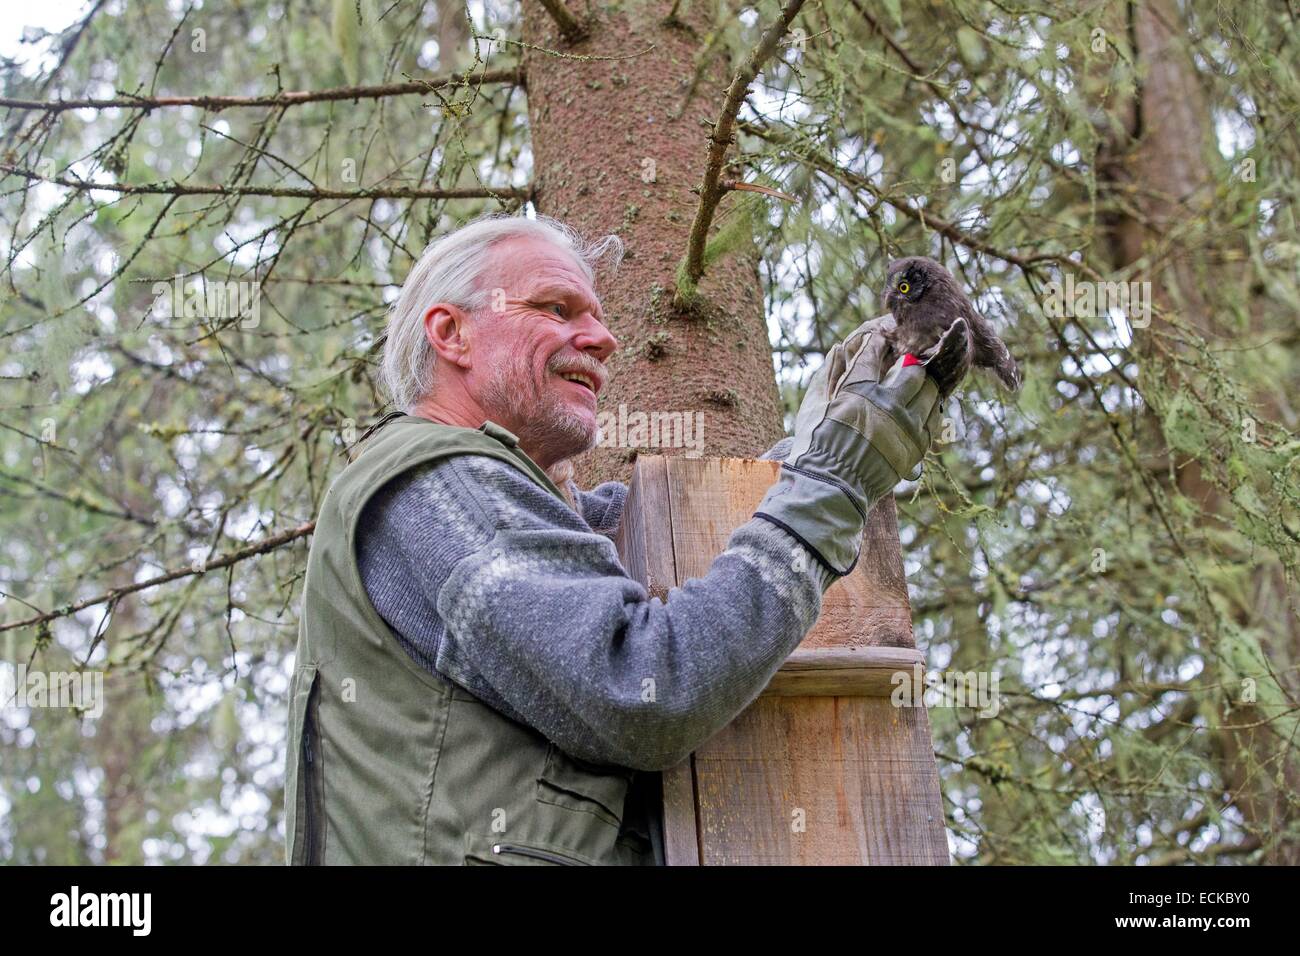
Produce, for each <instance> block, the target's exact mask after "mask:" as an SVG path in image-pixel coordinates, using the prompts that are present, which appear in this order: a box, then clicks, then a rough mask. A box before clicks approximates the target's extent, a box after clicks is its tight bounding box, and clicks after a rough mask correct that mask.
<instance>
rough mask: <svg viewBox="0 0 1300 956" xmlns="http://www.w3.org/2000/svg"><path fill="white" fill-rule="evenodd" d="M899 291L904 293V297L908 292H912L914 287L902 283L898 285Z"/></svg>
mask: <svg viewBox="0 0 1300 956" xmlns="http://www.w3.org/2000/svg"><path fill="white" fill-rule="evenodd" d="M898 291H899V292H901V293H903V295H907V293H908V292H910V291H912V287H911V286H910V285H908V284H907V283H906V282H900V283H898Z"/></svg>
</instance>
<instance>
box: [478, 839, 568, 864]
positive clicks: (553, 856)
mask: <svg viewBox="0 0 1300 956" xmlns="http://www.w3.org/2000/svg"><path fill="white" fill-rule="evenodd" d="M492 852H493V853H494V854H496V855H498V856H500V855H501V854H502V853H513V854H515V855H516V856H531V857H533V858H534V859H538V860H546V861H548V862H550V863H558V864H560V865H561V866H586V865H587V864H585V863H583V862H581V861H580V860H574V859H570V858H569V857H567V856H561V855H560V854H558V853H551V852H549V851H547V850H539V849H537V848H535V847H531V846H520V845H519V844H517V843H494V844H492Z"/></svg>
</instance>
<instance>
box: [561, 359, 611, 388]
mask: <svg viewBox="0 0 1300 956" xmlns="http://www.w3.org/2000/svg"><path fill="white" fill-rule="evenodd" d="M546 370H547V371H548V372H553V373H555V374H557V375H561V374H563V373H565V372H582V373H584V374H586V375H590V376H591V377H592V378H593V379H595V380H596V382H597V383H598V384H599V385H600V387H601V388H604V387H605V381H606V379H608V378H609V372H608V370H607V369H606V368H605V366H604V365H603V364H602V363H600V362H599V361H597V360H596V359H594V358H592V357H591V356H590V355H584V354H583V353H581V352H575V353H574V354H572V355H556V356H553V357H552V358H551V360H550V361H549V362H547V363H546Z"/></svg>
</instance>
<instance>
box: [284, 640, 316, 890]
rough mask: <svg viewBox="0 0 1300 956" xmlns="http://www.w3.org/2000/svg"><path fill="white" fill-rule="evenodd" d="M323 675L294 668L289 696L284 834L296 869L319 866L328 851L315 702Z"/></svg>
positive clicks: (309, 668)
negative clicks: (287, 767)
mask: <svg viewBox="0 0 1300 956" xmlns="http://www.w3.org/2000/svg"><path fill="white" fill-rule="evenodd" d="M319 692H320V674H319V673H317V670H316V665H315V664H304V665H303V666H301V667H298V668H295V670H294V672H293V682H292V685H291V687H290V693H289V707H290V711H289V725H290V735H289V754H290V757H289V770H288V773H287V774H286V779H285V795H286V798H287V801H288V806H287V807H286V818H285V831H286V832H287V833H288V835H289V846H288V851H289V852H288V858H289V863H290V864H291V865H293V866H303V865H308V866H314V865H316V864H319V863H320V862H321V860H322V858H323V856H324V851H325V821H324V813H323V800H322V797H323V795H324V783H323V780H322V775H321V746H320V734H319V733H318V731H317V729H316V711H317V706H316V701H317V698H318V696H319Z"/></svg>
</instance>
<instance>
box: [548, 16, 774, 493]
mask: <svg viewBox="0 0 1300 956" xmlns="http://www.w3.org/2000/svg"><path fill="white" fill-rule="evenodd" d="M671 7H672V4H671V3H669V2H662V3H652V2H638V3H632V4H625V5H622V6H621V7H614V6H609V7H606V6H603V5H602V6H593V7H592V8H591V9H592V11H593V12H592V15H591V16H590V17H589V18H586V19H582V20H581V22H582V24H583V26H584V27H585V29H586V32H585V35H584V36H583V38H581V39H579V40H577V41H576V42H570V41H569V40H566V39H565V38H564V37H563V36H562V34H561V30H560V28H559V27H558V26H557V24H556V21H555V20H554V19H553V17H552V16H551V15H550V14H548V12H547V11H546V10H545V9H544V8H543V6H542V5H541V4H540V3H538V2H536V0H530V2H525V3H524V41H525V43H526V44H528V49H527V56H526V70H527V76H528V114H529V122H530V125H531V134H532V149H533V163H534V182H535V183H536V202H537V208H538V211H539V212H541V213H544V214H546V215H550V216H555V217H557V218H559V219H562V220H564V221H566V222H568V223H570V224H571V225H572V226H574V227H575V228H577V229H578V230H579V231H581V232H582V233H583V234H584V235H587V236H588V237H595V236H600V235H605V234H607V233H616V234H617V235H619V236H620V237H621V238H622V239H623V242H624V244H625V246H626V250H627V252H626V257H625V258H624V261H623V265H622V267H621V268H620V269H619V270H618V272H617V274H616V275H615V276H613V277H612V278H608V279H606V280H604V281H602V282H601V286H600V290H599V291H600V294H601V299H602V302H603V304H604V307H605V310H606V313H607V315H608V316H609V325H610V329H611V331H612V332H613V333H614V335H615V336H617V338H618V339H619V341H620V344H621V348H620V350H619V352H618V353H617V354H616V355H615V356H614V357H613V358H612V359H611V360H610V371H611V373H612V374H611V376H610V382H609V385H608V387H607V389H606V390H605V392H604V394H603V396H602V399H601V409H602V411H607V412H610V413H613V414H617V413H618V410H619V406H620V404H625V405H626V406H627V411H628V412H633V411H643V412H647V413H651V412H672V411H691V412H701V413H703V415H704V419H703V420H704V435H703V442H704V448H703V453H704V454H706V455H708V456H710V457H725V456H741V457H747V456H753V455H757V454H759V453H761V452H762V451H763V450H764V449H765V448H767V447H769V446H770V445H771V443H772V442H774V441H775V440H776V439H777V438H779V437H780V436H781V434H782V423H781V409H780V397H779V394H778V392H777V388H776V381H775V377H774V374H773V368H772V357H771V351H770V347H769V345H768V338H767V330H766V326H765V322H764V308H763V291H762V286H761V283H760V280H759V275H758V260H757V254H756V252H755V250H754V249H753V248H752V247H751V246H747V245H745V244H742V246H741V248H740V249H738V250H737V251H735V252H733V253H729V254H727V255H724V256H723V257H721V258H720V259H718V260H717V261H715V262H713V263H712V264H711V265H710V267H709V269H708V272H707V273H706V275H705V277H704V281H703V282H702V283H701V284H700V293H701V296H702V299H701V304H700V306H699V307H698V308H695V309H692V310H690V311H679V310H676V309H674V306H673V292H674V288H675V274H676V270H677V266H678V263H679V262H680V261H681V260H682V257H683V255H684V253H685V251H686V247H687V237H688V234H689V231H690V226H691V221H692V218H693V216H694V213H695V208H696V206H697V205H698V202H699V198H698V196H696V195H695V194H694V192H693V191H692V190H693V187H695V186H696V185H697V184H698V183H699V182H700V177H701V174H702V171H703V168H704V162H705V157H706V155H707V152H708V145H709V144H708V136H709V133H710V129H711V124H712V122H713V121H714V120H716V119H717V111H718V108H719V104H720V103H721V101H722V91H723V90H725V88H726V86H727V83H728V82H729V80H730V78H731V68H730V66H729V64H728V63H727V62H726V58H725V57H722V56H718V55H717V54H716V52H715V53H714V54H712V55H711V56H708V57H704V58H703V59H704V61H705V62H704V63H703V67H702V71H703V72H702V75H701V77H700V81H699V83H698V84H695V86H694V89H695V94H694V96H692V97H691V98H690V99H689V101H688V102H684V101H686V97H687V91H688V90H689V89H691V88H692V79H693V77H694V76H695V73H696V68H697V67H696V64H697V59H700V58H701V50H702V48H703V42H702V38H703V37H704V36H705V34H706V33H707V31H708V23H707V20H706V19H705V18H704V17H702V16H701V14H702V13H703V12H704V8H705V7H706V5H705V4H690V5H689V8H690V9H689V10H688V11H687V12H685V13H679V18H680V19H679V20H677V21H674V22H665V17H666V15H667V13H668V12H669V10H670V8H671ZM570 9H571V10H572V12H573V13H574V14H575V16H577V15H579V10H578V8H577V6H576V5H572V6H571V8H570ZM580 19H581V17H580ZM596 57H599V58H596ZM728 201H729V200H725V199H724V207H725V205H726V203H727V202H728ZM682 450H683V449H680V448H667V449H660V450H659V451H658V452H657V453H662V454H669V455H671V454H678V453H680V452H681V451H682ZM635 457H636V452H635V450H634V449H628V448H597V449H595V450H594V451H593V452H591V454H590V455H588V456H586V458H585V460H584V461H583V462H582V463H581V464H580V465H579V468H578V477H579V483H580V484H590V483H594V482H597V481H604V480H608V479H618V480H622V481H626V480H628V478H629V476H630V474H631V462H632V461H633V460H634V459H635Z"/></svg>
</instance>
